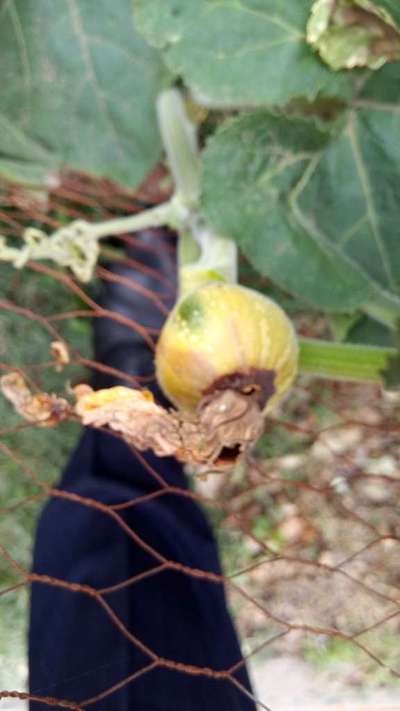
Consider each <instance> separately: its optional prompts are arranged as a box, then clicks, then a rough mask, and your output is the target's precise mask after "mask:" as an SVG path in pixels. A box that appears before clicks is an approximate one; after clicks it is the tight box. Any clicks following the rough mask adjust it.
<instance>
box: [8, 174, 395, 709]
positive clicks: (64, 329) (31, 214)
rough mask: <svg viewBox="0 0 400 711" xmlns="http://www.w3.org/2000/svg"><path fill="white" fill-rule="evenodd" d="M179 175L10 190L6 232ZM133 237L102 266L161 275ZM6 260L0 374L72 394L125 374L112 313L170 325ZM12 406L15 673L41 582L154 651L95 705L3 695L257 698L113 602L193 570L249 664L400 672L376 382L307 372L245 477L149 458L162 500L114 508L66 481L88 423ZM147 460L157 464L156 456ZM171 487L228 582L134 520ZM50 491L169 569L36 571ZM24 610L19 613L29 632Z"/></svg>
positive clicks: (151, 191) (106, 204)
mask: <svg viewBox="0 0 400 711" xmlns="http://www.w3.org/2000/svg"><path fill="white" fill-rule="evenodd" d="M163 178H164V175H163V173H162V171H161V170H159V171H157V172H156V173H155V174H154V175H153V176H152V178H151V179H150V180H149V181H148V182H147V183H146V185H145V186H144V187H143V189H142V190H141V191H139V193H136V194H132V193H130V192H129V191H128V190H124V189H121V188H119V187H116V186H114V185H112V184H110V183H108V182H106V181H100V180H93V179H90V178H88V177H86V176H84V175H77V174H71V175H65V176H64V177H63V179H62V181H61V184H60V185H59V186H58V187H57V188H56V189H54V191H53V192H52V193H51V194H50V195H49V196H48V197H47V198H43V201H42V203H40V202H37V199H36V198H35V200H31V199H30V197H29V195H27V194H26V193H24V192H21V191H20V190H18V189H15V188H11V187H9V186H6V185H4V186H3V187H2V189H1V193H0V205H1V209H0V220H1V230H0V232H1V233H2V234H4V235H7V236H9V237H10V238H11V239H15V241H16V243H18V240H19V239H20V236H21V233H22V230H23V227H24V226H27V225H32V224H35V225H36V226H39V227H41V228H48V229H50V230H51V229H53V228H56V227H58V226H60V225H61V224H65V223H66V222H67V221H68V220H70V219H75V218H80V217H82V216H84V217H86V218H87V219H93V220H100V219H107V218H110V217H112V216H115V215H117V214H118V215H121V214H130V213H133V212H135V211H138V210H140V209H142V208H143V205H144V204H145V203H146V204H149V203H157V202H159V201H161V199H162V198H164V197H165V190H166V189H165V188H163ZM126 242H131V243H132V244H136V245H137V247H138V248H139V250H140V238H139V237H137V236H132V235H125V236H121V237H120V238H113V240H112V243H111V244H110V243H109V242H104V243H103V244H102V249H101V257H102V260H104V259H106V260H107V259H110V258H113V259H117V260H120V261H121V262H124V261H125V263H130V266H133V267H134V268H135V269H136V270H137V272H138V273H139V272H140V270H145V269H146V267H145V266H144V265H141V264H140V262H135V263H134V264H132V261H129V259H128V257H127V256H126V255H125V254H124V252H123V249H122V247H123V244H124V243H126ZM142 248H143V249H145V247H144V246H143V245H142ZM164 248H165V249H169V247H168V245H164V246H162V245H161V246H160V249H164ZM103 263H104V262H103V261H101V262H100V264H99V266H98V267H97V270H96V277H95V281H96V284H97V285H98V283H99V281H100V280H110V279H114V280H115V279H118V278H120V277H118V276H116V275H115V274H112V273H111V272H110V271H109V270H108V269H107V267H105V266H104V265H103ZM1 269H2V277H1V282H2V284H1V292H2V293H1V300H0V308H1V311H2V321H1V330H0V360H1V362H0V369H1V371H3V372H9V371H10V370H18V371H19V372H20V373H21V374H23V376H24V377H25V379H26V381H27V382H28V383H29V384H30V385H31V387H32V388H33V389H34V390H35V391H37V392H39V391H43V390H47V391H52V392H57V393H58V394H61V395H63V394H65V388H66V386H67V385H68V384H71V383H72V384H76V383H78V382H87V381H88V378H89V377H90V375H89V371H90V370H92V371H101V370H103V371H106V372H107V371H108V372H111V373H114V374H115V372H114V371H113V370H112V369H110V368H107V366H105V365H104V364H102V363H99V362H96V361H95V360H94V357H93V354H92V352H91V339H90V325H91V322H92V320H93V319H95V318H97V317H99V316H104V315H108V316H110V317H113V318H115V319H116V320H119V321H120V322H123V323H125V324H126V325H128V326H129V327H130V328H132V329H135V330H136V331H137V333H139V334H140V335H141V337H142V338H143V339H145V340H146V342H147V344H148V346H149V347H150V348H152V347H154V343H155V339H156V337H157V333H156V332H154V330H151V329H148V328H147V327H146V324H145V323H139V322H136V321H134V320H132V319H128V318H126V317H123V316H121V315H120V314H110V313H108V312H107V314H106V313H105V312H104V309H103V308H102V307H100V306H99V304H98V303H97V302H96V295H95V294H96V289H93V285H92V284H90V285H89V286H88V287H86V286H85V287H84V286H83V285H82V284H81V283H78V282H77V281H76V280H75V279H74V278H73V277H72V276H71V274H70V273H68V272H67V271H66V270H62V269H61V268H58V267H56V266H54V265H52V264H50V263H48V262H32V261H30V262H28V263H27V265H26V266H25V268H24V269H23V270H22V271H17V270H15V269H13V268H12V267H11V266H9V265H3V266H2V268H1ZM156 276H157V275H156ZM159 280H160V291H159V292H158V293H157V294H156V293H153V292H149V291H146V290H144V289H143V287H141V285H140V283H139V282H137V283H136V282H135V281H134V279H132V281H131V283H130V285H129V287H130V288H132V289H134V290H137V291H140V293H141V294H142V296H144V297H145V298H147V299H150V300H152V302H153V303H154V304H156V305H157V308H159V309H160V310H161V311H162V312H163V313H164V314H165V313H166V307H165V299H166V297H168V296H170V295H171V290H172V288H173V285H171V284H169V283H167V282H166V281H165V280H164V281H163V277H162V276H161V275H159ZM121 320H122V321H121ZM298 328H299V330H300V331H302V332H303V333H304V335H309V334H310V332H311V333H312V334H313V335H315V334H316V333H317V334H318V331H319V330H321V329H322V331H323V329H324V328H325V325H324V321H323V320H321V321H318V319H314V321H313V322H310V320H309V319H302V318H299V320H298ZM54 340H56V341H61V342H62V343H64V344H65V345H66V347H67V349H68V352H69V363H68V364H66V365H65V366H64V367H63V368H62V369H60V367H59V363H58V362H57V361H56V360H55V359H54V356H53V355H51V351H50V343H51V342H52V341H54ZM27 344H29V347H27ZM119 375H120V376H121V377H122V378H123V377H125V380H126V382H127V384H130V385H132V386H134V387H141V386H145V385H146V383H147V382H148V380H149V379H147V380H146V379H143V378H142V379H141V378H140V377H139V378H135V377H132V376H127V375H126V374H123V373H120V374H119ZM0 407H1V411H2V423H3V424H2V429H1V441H0V456H1V460H2V472H3V473H2V478H1V482H0V494H1V508H0V511H1V522H0V530H1V536H0V541H1V542H0V561H1V565H0V576H1V577H0V586H1V590H0V604H1V603H2V606H3V610H4V611H5V612H7V615H5V614H4V615H2V616H1V617H2V623H1V624H2V628H3V629H2V631H1V633H0V644H1V646H2V648H3V651H2V650H1V648H0V654H3V658H4V657H5V661H4V665H3V669H4V670H6V669H7V655H8V654H10V655H11V656H12V647H11V646H10V643H9V642H10V639H9V637H10V636H11V637H12V635H11V631H10V627H9V624H8V622H7V620H8V619H10V620H12V619H13V614H14V607H15V609H16V606H17V605H19V604H20V603H21V605H20V606H21V607H22V609H23V611H26V593H25V592H24V591H26V590H27V589H28V588H29V586H30V585H31V584H32V583H33V582H35V583H37V584H42V585H45V586H51V585H53V586H57V587H60V588H63V589H65V590H67V591H69V592H70V594H71V595H82V596H86V597H88V598H89V599H90V601H91V604H92V605H93V606H95V605H98V606H101V607H102V608H103V610H104V611H105V613H106V614H107V615H108V616H109V618H110V621H111V623H112V624H113V625H115V627H116V628H117V629H118V631H119V634H120V635H123V636H125V638H126V639H127V640H128V641H129V644H131V645H133V646H137V647H138V648H139V649H140V650H141V651H142V652H143V654H144V655H145V657H147V659H148V662H147V663H146V664H145V665H144V666H143V668H141V669H140V670H139V671H136V672H135V673H133V674H131V675H129V676H127V677H126V678H121V679H120V681H119V682H118V683H117V684H116V685H114V686H113V687H112V688H103V687H102V684H101V677H99V682H98V693H97V694H96V695H95V696H93V697H92V698H86V699H81V700H80V701H79V702H76V701H71V700H68V699H67V700H65V699H64V700H62V699H55V698H54V697H53V696H51V695H49V696H47V695H46V694H38V695H29V694H28V693H27V692H25V691H23V690H21V691H6V690H3V691H1V690H0V699H7V698H9V697H16V698H18V699H28V698H29V699H33V700H35V699H36V700H38V701H41V702H42V703H44V704H48V705H53V706H58V707H60V708H70V709H79V710H83V709H86V708H90V707H91V706H92V705H93V704H95V703H96V701H99V700H100V699H105V698H110V703H111V700H112V695H113V693H115V692H116V690H117V689H120V688H121V687H122V686H124V685H128V684H135V680H136V679H138V678H139V677H140V676H141V675H143V674H146V673H151V672H152V671H153V670H155V669H157V668H164V669H169V670H175V671H178V672H179V673H180V674H182V675H184V674H190V675H191V676H192V677H193V679H194V680H196V679H197V678H201V677H204V676H206V677H211V678H212V679H215V680H221V681H222V680H223V681H225V682H226V681H229V682H230V683H231V684H233V685H236V687H237V688H239V689H240V691H241V693H243V694H246V695H248V694H249V692H248V691H247V690H246V689H245V688H244V686H242V685H241V683H240V682H239V681H238V679H237V678H236V676H235V673H236V672H237V671H238V668H240V666H241V665H242V664H243V663H244V662H242V661H238V663H237V664H235V665H233V666H231V667H230V668H227V669H223V670H220V669H219V670H218V669H212V668H201V667H197V666H195V665H187V664H182V663H181V662H180V661H179V658H171V659H167V658H162V657H161V656H159V655H158V654H157V650H155V649H150V648H148V647H147V646H146V645H145V644H144V643H143V641H142V640H140V639H138V638H137V637H135V635H134V631H133V630H130V629H128V628H127V626H126V625H125V624H124V622H123V621H122V620H121V619H119V618H118V616H117V615H116V614H115V613H114V612H113V609H112V606H111V605H110V602H109V600H110V596H112V594H113V593H114V592H115V591H117V590H118V589H121V588H123V587H126V586H127V585H129V586H131V587H132V586H134V585H135V584H138V583H139V582H140V581H141V580H143V578H144V577H145V576H147V575H148V576H154V575H159V574H160V573H161V572H162V571H165V570H172V571H173V570H179V571H180V573H181V574H182V575H186V576H192V577H193V578H195V579H196V580H203V581H204V584H212V585H216V586H224V588H225V590H226V593H227V596H228V599H229V602H230V606H231V610H232V611H233V614H234V615H235V619H236V624H237V626H238V628H239V632H240V635H241V638H242V642H243V648H244V650H245V659H246V662H247V661H249V660H252V659H254V658H255V657H257V656H258V655H260V654H262V653H263V651H265V650H266V649H268V648H271V649H272V650H274V651H276V652H282V651H289V652H290V653H293V652H299V651H300V652H301V653H303V654H304V653H308V654H309V655H311V656H312V655H313V654H314V656H315V654H318V650H334V649H335V648H337V647H338V646H339V647H340V646H341V645H343V646H344V647H346V649H347V648H348V649H351V650H352V653H353V652H354V655H355V658H356V659H357V664H358V665H359V667H360V668H364V667H365V670H366V671H368V670H370V669H373V670H376V669H379V668H380V669H384V670H386V671H387V672H388V673H390V674H391V675H394V676H397V677H400V659H399V653H398V644H397V650H396V639H397V638H398V633H399V624H400V597H399V584H400V577H399V576H400V573H399V571H400V565H399V563H400V546H399V542H400V519H399V517H398V511H397V510H396V502H397V497H398V493H399V488H400V473H399V468H398V464H399V456H400V439H399V431H400V426H399V424H398V412H399V407H400V406H399V402H398V399H397V398H396V397H391V396H388V395H387V394H385V393H384V392H382V391H381V390H380V389H379V388H378V387H376V386H368V385H357V384H349V383H333V382H327V381H324V382H322V381H317V380H311V379H306V378H300V379H299V381H298V383H297V385H296V386H295V388H294V389H293V391H292V393H291V395H290V397H289V398H288V399H287V400H286V402H285V403H284V405H283V406H282V408H281V410H280V411H279V412H277V413H276V414H275V416H274V417H273V418H269V419H268V421H267V423H266V433H265V435H264V437H263V438H262V440H261V442H260V444H259V445H258V446H257V448H256V450H255V451H254V452H253V453H252V455H251V456H248V457H246V459H245V461H244V462H242V463H241V465H240V466H238V467H237V468H236V469H235V470H234V471H232V472H230V473H224V474H221V473H218V474H217V473H210V475H209V476H208V477H207V478H206V479H204V480H196V477H193V476H192V480H193V486H191V487H190V488H189V489H188V490H185V491H183V490H181V489H178V488H174V487H172V486H170V485H169V484H168V483H167V482H166V481H165V479H164V478H163V476H162V475H161V474H160V473H159V472H157V471H156V470H155V469H154V468H153V467H150V466H149V465H148V464H146V466H147V470H148V476H149V477H152V478H153V480H154V485H155V490H154V491H152V493H151V494H149V495H148V496H146V497H141V498H140V499H133V500H132V501H130V502H125V503H124V504H118V502H117V503H115V504H114V505H105V504H104V503H101V502H100V501H97V500H96V499H95V498H93V499H92V498H87V497H81V496H78V495H76V494H73V493H69V492H67V491H64V490H60V489H57V486H56V483H57V477H58V473H59V468H60V466H61V464H62V462H64V461H65V459H66V457H67V455H68V452H69V451H70V449H71V446H72V444H73V443H74V441H75V440H76V438H77V435H78V432H79V426H78V424H77V423H76V422H73V421H67V422H63V423H62V424H60V426H59V427H58V428H56V429H47V428H42V427H38V426H35V425H32V424H30V423H26V422H21V419H20V418H18V417H17V416H16V415H15V413H13V412H12V410H11V408H10V407H9V405H8V403H6V402H5V401H4V399H2V402H1V405H0ZM72 420H73V418H72ZM114 436H118V435H116V434H114ZM133 455H134V456H135V457H138V458H139V459H140V461H141V462H143V461H144V460H143V456H142V455H141V454H140V452H134V453H133ZM160 496H161V497H162V496H174V497H190V498H193V499H194V500H195V501H197V502H199V503H200V505H201V506H202V507H204V508H205V509H206V510H207V512H208V515H209V517H210V519H211V520H212V522H213V525H214V529H215V533H216V536H217V538H218V540H219V543H220V549H221V553H222V558H223V568H224V575H223V576H220V575H216V574H214V573H210V572H209V571H206V570H199V569H196V568H192V567H190V566H182V565H181V564H179V563H177V562H176V561H174V560H170V559H168V558H166V557H165V556H164V555H163V554H161V553H160V552H159V551H157V550H156V549H154V548H149V546H148V544H147V543H146V541H144V540H142V539H141V538H140V536H139V535H138V534H137V533H136V532H135V531H134V530H132V529H131V528H129V527H127V525H126V522H125V521H124V518H123V515H122V513H123V510H124V509H126V508H127V507H128V506H129V507H135V506H137V505H138V504H139V503H143V501H144V500H151V499H153V498H155V497H160ZM47 497H59V498H63V499H68V500H70V501H72V502H74V504H75V505H76V506H81V507H88V508H90V509H92V510H94V511H96V515H98V516H99V517H100V516H103V517H104V516H106V517H109V518H110V519H111V520H112V522H113V525H114V526H115V527H120V528H121V529H122V530H123V531H124V535H125V536H126V537H127V538H130V540H131V545H132V546H135V547H137V546H139V547H143V548H145V549H146V550H147V552H148V553H149V554H150V555H151V556H152V558H153V560H154V566H153V567H152V568H151V569H150V570H149V571H148V572H147V573H144V574H141V575H137V576H136V577H134V578H131V579H129V580H124V581H120V582H118V574H117V572H118V571H116V576H115V585H113V586H111V587H109V588H108V589H94V588H93V587H90V586H89V585H86V584H76V583H72V582H69V581H68V580H61V579H55V578H52V577H49V576H47V575H45V574H43V575H39V574H36V573H32V572H31V568H30V565H31V563H30V544H31V538H32V531H33V529H34V524H35V521H36V517H37V513H38V511H39V508H40V506H41V505H42V504H43V502H44V501H45V499H46V498H47ZM73 525H74V522H73V520H72V519H71V526H73ZM48 545H49V546H51V541H49V544H48ZM160 584H162V582H160ZM24 614H25V613H24V612H23V613H22V615H21V616H19V617H18V618H17V619H18V624H19V626H20V628H21V634H22V635H23V634H24V629H25V627H24V619H25V618H24ZM9 615H10V616H9ZM10 624H11V623H10ZM43 624H44V625H45V624H46V621H45V620H44V621H43ZM7 645H8V646H7ZM89 668H90V660H88V669H89ZM83 671H84V670H83ZM3 676H4V678H3V681H2V684H3V683H6V681H7V682H9V681H10V680H11V679H12V675H10V673H8V675H7V673H6V672H4V674H3ZM10 684H12V682H11V681H10ZM0 686H1V685H0ZM194 689H195V687H194ZM256 701H257V703H258V705H259V708H264V709H265V708H268V698H265V699H258V700H256Z"/></svg>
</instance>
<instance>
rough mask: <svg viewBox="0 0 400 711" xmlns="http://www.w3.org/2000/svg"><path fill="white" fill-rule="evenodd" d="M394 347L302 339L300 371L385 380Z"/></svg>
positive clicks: (330, 375) (310, 373) (317, 374)
mask: <svg viewBox="0 0 400 711" xmlns="http://www.w3.org/2000/svg"><path fill="white" fill-rule="evenodd" d="M396 354H397V351H396V349H394V348H379V347H376V346H364V345H357V344H344V343H332V342H330V341H320V340H315V339H312V338H301V339H300V363H299V365H300V372H302V373H308V374H309V375H314V376H317V377H321V378H329V379H332V380H354V381H362V382H372V383H381V384H383V383H384V371H385V370H387V369H388V368H389V366H390V361H391V360H392V358H394V357H395V356H396Z"/></svg>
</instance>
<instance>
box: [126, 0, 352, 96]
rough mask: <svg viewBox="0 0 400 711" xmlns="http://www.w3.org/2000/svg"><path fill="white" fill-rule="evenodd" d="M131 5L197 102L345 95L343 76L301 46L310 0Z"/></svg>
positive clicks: (176, 0) (160, 0) (156, 0)
mask: <svg viewBox="0 0 400 711" xmlns="http://www.w3.org/2000/svg"><path fill="white" fill-rule="evenodd" d="M133 2H134V8H135V17H136V21H137V26H138V28H139V29H140V31H141V32H142V33H143V34H144V36H145V37H146V39H147V40H148V41H149V42H150V43H151V44H153V45H154V46H155V47H157V48H159V49H161V50H162V53H163V56H164V59H165V61H166V63H167V65H168V66H169V67H170V69H171V70H172V71H173V72H174V73H175V74H177V75H181V76H182V77H183V78H184V80H185V82H186V83H187V84H188V86H189V87H190V89H191V90H192V92H193V93H194V95H195V96H196V98H197V99H198V100H199V102H201V103H204V104H207V105H212V106H217V107H224V106H228V107H230V106H248V105H251V106H261V105H265V104H284V103H286V102H287V101H289V100H290V99H291V98H293V97H295V96H304V97H307V98H309V99H313V98H314V97H316V96H317V95H319V94H320V93H324V94H333V95H339V96H342V97H346V96H347V95H348V94H349V92H350V91H351V85H350V81H349V77H348V76H346V75H341V74H335V73H333V72H331V71H330V70H329V69H328V68H327V67H326V66H324V64H323V63H322V62H321V61H320V59H319V57H318V56H317V55H316V53H314V52H313V50H312V49H311V48H310V47H309V46H308V45H307V42H306V37H305V32H306V26H307V21H308V18H309V14H310V11H311V6H312V2H311V0H296V1H295V2H294V1H288V0H219V2H216V0H201V1H200V0H133Z"/></svg>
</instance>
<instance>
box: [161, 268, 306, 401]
mask: <svg viewBox="0 0 400 711" xmlns="http://www.w3.org/2000/svg"><path fill="white" fill-rule="evenodd" d="M297 362H298V345H297V338H296V334H295V331H294V328H293V326H292V324H291V322H290V320H289V319H288V317H287V316H286V314H285V312H284V311H283V310H282V309H281V307H280V306H278V304H276V303H275V302H274V301H272V300H271V299H269V298H267V297H265V296H263V295H262V294H260V293H258V292H256V291H253V290H252V289H248V288H246V287H243V286H240V285H238V284H227V283H224V282H210V283H208V284H205V285H203V286H201V287H198V288H197V289H196V290H195V291H193V292H192V293H190V294H189V295H188V296H187V297H185V298H183V299H182V300H181V301H179V302H178V303H177V304H176V306H175V308H174V309H173V310H172V312H171V313H170V315H169V317H168V319H167V321H166V323H165V325H164V327H163V329H162V332H161V335H160V338H159V341H158V344H157V349H156V358H155V364H156V374H157V379H158V382H159V384H160V386H161V388H162V390H163V392H164V393H165V395H166V396H167V397H168V399H169V400H170V401H171V402H172V403H173V404H174V405H175V406H176V407H178V408H179V409H181V410H184V411H194V410H196V408H197V407H198V406H199V404H200V403H201V402H202V401H203V400H204V398H207V397H209V396H212V395H214V394H216V393H218V392H219V391H222V390H228V389H230V390H234V391H237V392H241V393H243V394H246V395H249V396H251V397H253V398H256V399H257V402H258V404H259V407H260V410H261V411H263V412H264V413H265V412H266V411H269V410H270V409H271V408H272V407H273V406H274V405H275V404H276V403H277V402H278V401H279V400H280V399H281V397H282V396H283V395H284V394H285V392H286V391H287V390H288V388H289V387H290V385H291V384H292V382H293V380H294V378H295V376H296V373H297Z"/></svg>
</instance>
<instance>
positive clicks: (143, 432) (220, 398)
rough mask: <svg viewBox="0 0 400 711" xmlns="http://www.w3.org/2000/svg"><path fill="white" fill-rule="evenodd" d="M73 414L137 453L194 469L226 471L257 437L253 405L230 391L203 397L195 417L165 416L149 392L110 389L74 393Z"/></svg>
mask: <svg viewBox="0 0 400 711" xmlns="http://www.w3.org/2000/svg"><path fill="white" fill-rule="evenodd" d="M74 394H75V397H76V399H77V403H76V406H75V412H76V414H77V415H78V416H79V418H80V419H81V421H82V423H83V424H85V425H91V426H92V427H104V426H107V427H109V428H110V429H112V430H114V431H115V432H118V433H120V434H121V435H122V436H123V438H124V439H125V441H126V442H127V443H128V444H130V445H131V446H134V447H135V448H137V449H140V450H147V449H152V450H153V451H154V452H155V453H156V454H157V455H158V456H161V457H163V456H174V457H176V458H177V459H179V460H180V461H182V462H185V463H188V464H191V465H192V466H194V467H195V468H197V469H198V468H205V469H207V468H210V467H212V468H216V469H221V468H226V467H231V466H232V465H233V464H234V463H235V461H236V459H237V458H238V457H239V456H240V455H241V454H242V453H243V452H244V451H245V450H246V449H248V448H249V447H250V446H252V445H253V444H254V442H255V441H256V440H257V439H258V437H259V436H260V435H261V433H262V430H263V417H262V414H261V411H260V408H259V406H258V404H257V402H256V401H255V400H254V399H253V398H252V397H248V396H245V395H243V394H241V393H237V392H235V391H233V390H225V391H223V392H217V393H216V394H215V395H214V396H212V397H210V396H208V397H207V398H205V399H204V400H203V401H202V403H201V404H200V405H199V407H198V409H197V411H196V412H195V413H190V414H189V413H182V412H179V411H177V410H166V409H165V408H163V407H161V406H160V405H157V404H156V403H155V402H154V399H153V396H152V394H151V393H150V392H148V391H146V390H144V391H140V390H132V389H131V388H126V387H123V386H116V387H114V388H109V389H106V390H98V391H96V392H95V391H93V390H92V389H91V388H90V387H89V386H87V385H79V386H78V387H76V388H74Z"/></svg>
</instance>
